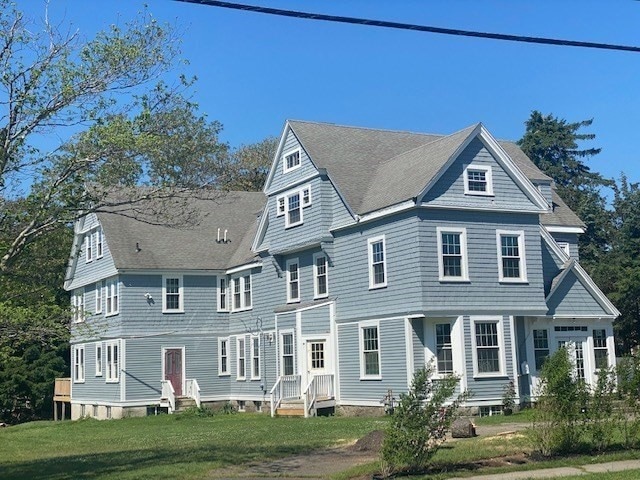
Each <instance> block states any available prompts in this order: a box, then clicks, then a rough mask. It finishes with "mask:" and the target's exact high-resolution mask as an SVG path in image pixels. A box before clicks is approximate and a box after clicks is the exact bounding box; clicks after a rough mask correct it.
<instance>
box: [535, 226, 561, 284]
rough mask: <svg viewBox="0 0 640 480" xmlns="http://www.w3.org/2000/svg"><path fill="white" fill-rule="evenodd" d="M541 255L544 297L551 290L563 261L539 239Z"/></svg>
mask: <svg viewBox="0 0 640 480" xmlns="http://www.w3.org/2000/svg"><path fill="white" fill-rule="evenodd" d="M540 245H541V255H542V273H543V277H544V293H545V296H546V295H547V294H548V293H549V291H550V290H551V284H552V282H553V279H554V278H555V277H556V276H557V275H558V274H559V273H560V270H561V269H562V265H563V263H564V262H563V261H562V259H560V258H559V257H558V256H557V255H556V254H555V253H554V252H553V250H551V248H549V245H547V242H545V241H544V239H543V238H542V237H540Z"/></svg>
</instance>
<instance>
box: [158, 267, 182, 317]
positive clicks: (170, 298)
mask: <svg viewBox="0 0 640 480" xmlns="http://www.w3.org/2000/svg"><path fill="white" fill-rule="evenodd" d="M183 312H184V286H183V280H182V275H175V276H174V275H172V276H169V275H163V276H162V313H183Z"/></svg>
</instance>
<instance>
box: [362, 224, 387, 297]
mask: <svg viewBox="0 0 640 480" xmlns="http://www.w3.org/2000/svg"><path fill="white" fill-rule="evenodd" d="M367 250H368V252H369V289H370V290H371V289H374V288H382V287H386V286H387V259H386V255H387V251H386V247H385V236H384V235H380V236H378V237H373V238H369V239H368V240H367Z"/></svg>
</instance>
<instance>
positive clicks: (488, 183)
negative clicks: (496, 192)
mask: <svg viewBox="0 0 640 480" xmlns="http://www.w3.org/2000/svg"><path fill="white" fill-rule="evenodd" d="M464 193H465V195H486V196H490V195H493V178H492V175H491V167H490V166H487V165H469V166H468V167H467V168H465V170H464Z"/></svg>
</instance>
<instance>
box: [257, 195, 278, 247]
mask: <svg viewBox="0 0 640 480" xmlns="http://www.w3.org/2000/svg"><path fill="white" fill-rule="evenodd" d="M276 208H277V206H276ZM268 226H269V202H268V201H267V204H266V205H265V206H264V208H263V209H262V216H261V217H260V223H259V224H258V228H257V230H256V234H255V236H254V237H253V242H252V244H251V250H252V251H253V252H256V253H257V252H258V245H259V244H260V242H259V241H258V239H259V238H264V234H265V230H266V228H267V227H268Z"/></svg>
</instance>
